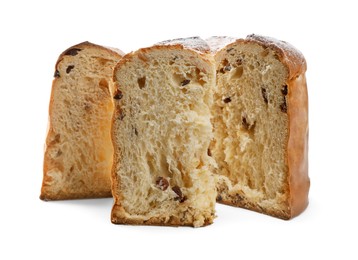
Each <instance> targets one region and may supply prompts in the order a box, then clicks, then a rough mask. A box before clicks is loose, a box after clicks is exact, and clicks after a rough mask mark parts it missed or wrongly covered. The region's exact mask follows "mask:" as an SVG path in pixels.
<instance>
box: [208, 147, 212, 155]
mask: <svg viewBox="0 0 358 260" xmlns="http://www.w3.org/2000/svg"><path fill="white" fill-rule="evenodd" d="M211 155H212V154H211V150H210V149H209V148H208V156H211Z"/></svg>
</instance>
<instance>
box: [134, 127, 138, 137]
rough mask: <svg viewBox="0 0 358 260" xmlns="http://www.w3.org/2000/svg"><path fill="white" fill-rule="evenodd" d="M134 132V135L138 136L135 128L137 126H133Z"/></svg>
mask: <svg viewBox="0 0 358 260" xmlns="http://www.w3.org/2000/svg"><path fill="white" fill-rule="evenodd" d="M134 134H135V135H136V136H138V130H137V128H134Z"/></svg>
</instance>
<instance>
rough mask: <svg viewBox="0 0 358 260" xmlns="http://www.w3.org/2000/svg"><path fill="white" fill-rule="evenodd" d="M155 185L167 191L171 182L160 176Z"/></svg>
mask: <svg viewBox="0 0 358 260" xmlns="http://www.w3.org/2000/svg"><path fill="white" fill-rule="evenodd" d="M155 185H156V186H157V187H158V189H161V190H162V191H165V190H166V189H168V187H169V182H168V180H167V179H166V178H164V177H158V178H157V180H156V181H155Z"/></svg>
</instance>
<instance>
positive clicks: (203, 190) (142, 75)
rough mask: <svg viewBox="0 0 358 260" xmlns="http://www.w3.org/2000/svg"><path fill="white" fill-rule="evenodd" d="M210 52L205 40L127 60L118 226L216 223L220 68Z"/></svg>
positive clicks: (118, 103)
mask: <svg viewBox="0 0 358 260" xmlns="http://www.w3.org/2000/svg"><path fill="white" fill-rule="evenodd" d="M208 52H209V46H208V45H207V44H206V42H205V41H203V40H202V39H200V38H197V37H193V38H188V39H177V40H173V41H167V42H163V43H160V44H158V45H155V46H153V47H149V48H143V49H140V50H138V51H136V52H134V53H130V54H127V55H126V56H124V58H123V59H122V60H121V61H120V62H119V63H118V65H117V66H116V68H115V71H114V81H115V92H114V94H113V99H114V103H115V112H114V115H113V125H112V139H113V145H114V163H113V172H112V177H113V196H114V206H113V209H112V222H113V223H117V224H146V225H172V226H179V225H187V226H195V227H199V226H204V225H207V224H210V223H212V221H213V218H214V206H215V199H216V190H215V181H214V177H213V175H212V172H211V171H210V168H211V166H212V164H213V163H214V161H213V159H212V158H211V157H209V156H208V154H207V150H208V148H209V144H210V140H211V138H212V126H211V122H210V116H211V113H210V107H211V105H212V97H213V95H212V89H213V86H214V84H215V70H214V66H213V61H212V57H211V55H210V53H208Z"/></svg>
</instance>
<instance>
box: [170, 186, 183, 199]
mask: <svg viewBox="0 0 358 260" xmlns="http://www.w3.org/2000/svg"><path fill="white" fill-rule="evenodd" d="M172 190H173V191H174V192H175V193H176V194H177V195H178V196H177V197H175V198H174V200H179V202H183V201H184V200H186V197H185V196H184V197H183V193H182V192H181V189H180V188H179V187H178V186H174V187H173V188H172Z"/></svg>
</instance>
